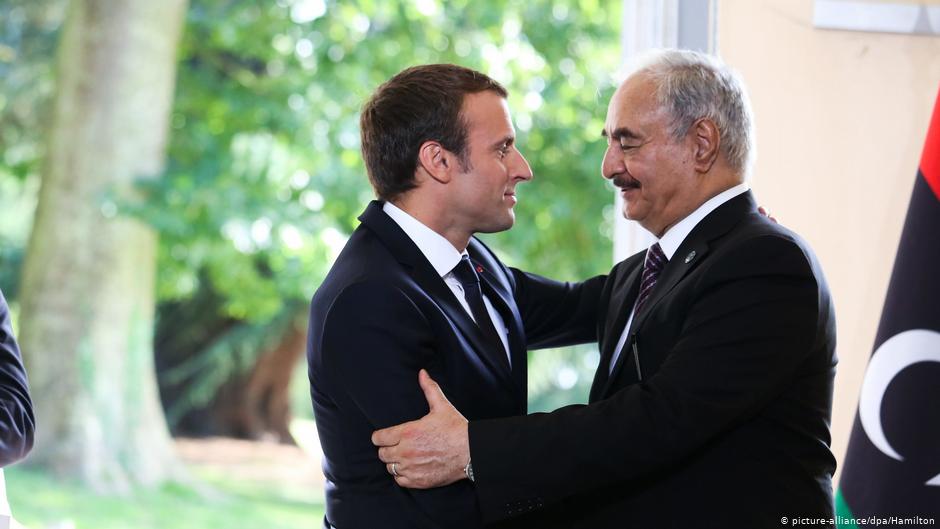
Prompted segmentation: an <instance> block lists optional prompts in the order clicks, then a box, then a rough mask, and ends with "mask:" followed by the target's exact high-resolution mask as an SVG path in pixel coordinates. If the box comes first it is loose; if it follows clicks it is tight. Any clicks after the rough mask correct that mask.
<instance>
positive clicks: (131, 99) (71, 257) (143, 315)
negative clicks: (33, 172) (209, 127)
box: [20, 0, 186, 490]
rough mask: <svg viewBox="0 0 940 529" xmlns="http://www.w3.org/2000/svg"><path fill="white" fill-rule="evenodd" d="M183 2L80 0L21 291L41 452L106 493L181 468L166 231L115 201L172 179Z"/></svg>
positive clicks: (65, 47)
mask: <svg viewBox="0 0 940 529" xmlns="http://www.w3.org/2000/svg"><path fill="white" fill-rule="evenodd" d="M185 9H186V1H185V0H161V1H159V2H151V1H147V0H132V1H125V2H108V1H105V0H75V1H73V2H72V3H71V5H70V6H69V9H68V13H67V15H66V21H65V25H64V28H63V30H62V34H61V36H60V42H59V46H58V57H57V75H58V78H57V85H56V95H55V102H54V108H53V111H52V117H51V123H50V128H49V133H48V144H47V149H46V159H45V162H44V167H43V170H42V186H41V189H40V194H39V201H38V206H37V210H36V215H35V220H34V225H33V229H32V232H31V235H30V238H29V242H28V246H27V251H26V258H25V263H24V266H23V272H22V282H21V283H22V284H21V289H22V290H21V294H20V303H21V315H20V340H21V343H22V349H23V351H24V354H25V355H26V363H27V369H28V371H29V374H30V381H31V386H32V393H33V397H34V400H35V404H36V412H37V417H38V431H37V437H36V445H35V448H34V451H33V454H32V457H31V461H32V462H33V463H37V464H41V465H43V466H45V467H48V468H50V469H53V470H55V471H56V472H58V473H60V474H64V475H70V476H76V477H79V478H81V479H82V480H84V481H85V482H86V483H88V484H90V485H92V486H93V487H95V488H97V489H103V490H107V489H121V488H125V487H127V486H128V485H130V484H134V483H142V484H154V483H158V482H160V481H162V480H164V479H166V478H167V477H168V476H170V475H172V473H173V472H174V471H175V469H176V468H177V465H176V464H175V456H174V455H173V452H172V448H171V445H170V443H169V435H168V433H167V428H166V424H165V422H164V417H163V411H162V409H161V407H160V403H159V400H158V396H157V386H156V382H155V377H154V369H153V355H152V351H153V348H152V332H153V319H154V306H155V289H154V280H155V264H156V254H157V236H156V233H155V232H154V230H153V229H152V228H150V227H149V226H146V225H145V224H143V223H142V222H140V221H139V220H137V219H134V218H129V217H127V216H125V215H121V214H119V213H120V212H119V210H118V207H117V204H119V203H122V202H126V201H133V200H135V194H136V193H137V191H136V190H135V186H134V182H135V181H136V180H138V179H150V180H155V179H158V178H160V176H161V175H162V173H163V170H164V156H165V145H166V141H167V130H168V118H169V113H170V112H169V111H170V107H171V100H172V95H173V86H174V80H175V67H176V50H177V43H178V40H179V36H180V31H181V27H182V21H183V15H184V12H185Z"/></svg>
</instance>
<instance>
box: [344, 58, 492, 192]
mask: <svg viewBox="0 0 940 529" xmlns="http://www.w3.org/2000/svg"><path fill="white" fill-rule="evenodd" d="M484 90H492V91H493V92H496V93H497V94H499V95H500V96H501V97H506V95H507V93H506V89H505V88H504V87H503V86H502V85H501V84H499V83H498V82H496V81H495V80H493V79H491V78H490V77H489V76H487V75H485V74H483V73H480V72H477V71H475V70H471V69H469V68H464V67H462V66H456V65H453V64H426V65H422V66H413V67H411V68H407V69H405V70H402V71H401V72H400V73H398V74H397V75H395V76H394V77H392V78H391V79H389V80H388V81H386V82H385V83H383V84H382V85H381V86H379V87H378V89H376V91H375V93H374V94H372V97H371V98H370V99H369V100H368V101H367V102H366V104H365V105H364V106H363V108H362V114H361V115H360V117H359V128H360V131H361V134H362V157H363V159H364V160H365V163H366V169H367V170H368V172H369V181H370V182H371V183H372V187H373V188H374V189H375V194H376V195H377V196H378V197H379V199H381V200H392V199H394V198H395V197H397V196H398V195H400V194H402V193H404V192H406V191H408V190H410V189H413V188H414V187H415V182H414V172H415V169H416V168H417V165H418V149H419V147H421V144H422V143H424V142H426V141H429V140H434V141H438V142H440V144H441V146H443V147H444V148H445V149H447V150H448V151H451V152H453V153H454V154H456V155H457V156H459V157H460V159H461V163H464V161H465V160H466V158H465V155H466V147H467V145H466V144H467V123H466V122H465V120H464V119H462V117H461V115H460V109H461V107H462V105H463V100H464V96H465V95H467V94H475V93H478V92H483V91H484Z"/></svg>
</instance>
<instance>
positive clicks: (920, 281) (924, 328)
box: [836, 94, 940, 528]
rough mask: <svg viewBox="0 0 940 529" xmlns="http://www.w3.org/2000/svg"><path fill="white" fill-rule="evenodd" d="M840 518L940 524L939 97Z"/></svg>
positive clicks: (849, 461) (866, 386) (852, 447)
mask: <svg viewBox="0 0 940 529" xmlns="http://www.w3.org/2000/svg"><path fill="white" fill-rule="evenodd" d="M890 182H891V180H890V179H885V181H884V183H885V185H891V184H890ZM836 514H837V518H836V522H837V525H838V527H840V528H842V527H845V528H854V527H858V526H868V525H875V524H877V525H888V526H890V525H915V526H927V527H933V526H936V527H940V94H938V99H937V103H936V104H935V105H934V111H933V116H932V118H931V121H930V126H929V129H928V131H927V141H926V143H925V145H924V152H923V155H922V156H921V160H920V170H919V171H918V173H917V180H916V182H915V183H914V192H913V194H912V195H911V202H910V205H909V207H908V211H907V219H906V220H905V221H904V230H903V231H902V233H901V242H900V244H899V246H898V252H897V257H896V258H895V261H894V270H893V271H892V273H891V281H890V283H889V285H888V294H887V296H886V298H885V304H884V308H883V309H882V313H881V322H880V323H879V325H878V333H877V335H876V336H875V345H874V352H873V353H872V356H871V359H870V360H869V361H868V368H867V369H866V371H865V379H864V382H863V383H862V391H861V395H860V397H859V405H858V413H857V415H856V416H855V424H854V425H853V427H852V436H851V437H850V439H849V448H848V450H847V452H846V456H845V462H844V464H843V468H842V478H841V479H840V481H839V490H838V491H837V493H836ZM892 517H893V518H892ZM859 519H864V521H862V520H859ZM874 519H879V520H880V522H877V521H874Z"/></svg>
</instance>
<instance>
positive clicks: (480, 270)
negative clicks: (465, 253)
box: [477, 265, 483, 274]
mask: <svg viewBox="0 0 940 529" xmlns="http://www.w3.org/2000/svg"><path fill="white" fill-rule="evenodd" d="M477 273H478V274H482V273H483V267H482V266H480V265H477Z"/></svg>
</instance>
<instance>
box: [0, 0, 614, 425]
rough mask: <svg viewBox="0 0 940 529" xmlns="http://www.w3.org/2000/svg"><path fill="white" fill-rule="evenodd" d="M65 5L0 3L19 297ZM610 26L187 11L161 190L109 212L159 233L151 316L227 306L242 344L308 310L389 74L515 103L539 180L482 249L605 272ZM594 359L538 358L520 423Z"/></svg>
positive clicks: (414, 11) (369, 6)
mask: <svg viewBox="0 0 940 529" xmlns="http://www.w3.org/2000/svg"><path fill="white" fill-rule="evenodd" d="M64 4H65V2H64V1H62V0H50V1H47V2H30V1H29V0H4V1H3V2H2V3H0V27H2V29H3V31H2V32H0V193H2V196H0V199H2V201H3V203H4V204H5V206H4V208H2V209H3V210H4V211H2V212H0V216H2V217H0V220H6V219H7V218H8V217H9V216H10V215H11V213H9V212H11V211H16V213H15V215H16V217H17V219H16V220H17V221H18V222H10V223H9V224H7V223H6V222H3V223H0V224H3V226H0V271H2V272H0V288H4V289H7V288H10V289H13V288H14V287H15V277H16V273H15V270H18V266H19V259H20V257H19V256H20V255H21V253H22V247H23V246H24V244H25V240H26V236H27V235H26V231H27V230H28V222H27V221H25V220H24V219H28V218H30V217H31V213H30V211H31V208H32V207H33V206H32V205H33V203H34V201H35V192H36V188H37V185H36V180H37V177H38V173H39V168H40V164H41V156H42V141H41V140H42V128H43V120H44V117H43V116H45V115H46V114H47V113H48V105H49V101H50V94H51V89H52V86H53V85H54V83H53V73H52V72H53V67H52V64H53V50H54V47H55V37H56V30H57V29H58V24H59V23H60V22H61V17H62V12H63V6H64ZM619 9H620V7H619V3H616V2H614V3H611V2H601V1H600V0H570V1H562V0H530V1H528V2H515V1H508V0H507V1H500V0H474V1H470V0H452V1H448V2H442V1H439V0H413V1H378V0H344V1H342V2H340V1H332V0H276V1H270V2H241V1H235V0H191V5H190V8H189V11H188V14H187V22H186V28H185V32H184V35H183V41H182V43H181V47H180V58H179V68H178V73H177V75H178V77H177V88H176V94H175V102H174V107H173V112H172V115H171V117H170V126H171V134H170V140H169V145H168V161H167V167H166V172H165V175H164V176H163V178H160V179H156V180H152V181H149V182H148V183H146V184H141V185H142V190H143V191H144V192H143V193H142V194H141V196H142V197H144V198H143V199H142V200H141V201H139V202H134V203H126V202H125V203H119V204H117V207H118V208H119V210H120V211H122V212H124V213H126V214H131V215H135V216H138V217H139V218H141V219H143V220H145V221H146V222H148V223H150V224H151V225H153V226H154V227H155V228H156V229H157V230H158V231H159V232H160V237H161V238H160V252H159V263H158V270H159V273H158V278H157V279H158V294H159V297H160V299H161V300H162V302H164V303H167V302H169V303H173V304H175V306H178V304H179V303H185V302H187V300H190V299H193V298H195V297H197V294H198V293H199V292H200V290H205V289H211V291H212V292H213V293H214V294H215V295H217V296H218V298H219V299H220V300H221V301H220V303H219V305H218V306H217V307H215V308H213V309H212V310H215V311H218V313H219V314H218V316H219V317H224V318H229V319H233V320H237V321H241V322H244V325H245V326H246V329H248V330H246V331H245V333H249V331H251V330H252V329H253V330H256V331H257V332H258V333H263V332H264V327H265V326H266V325H267V324H269V323H270V324H272V325H273V324H276V322H278V321H280V320H279V319H280V318H283V311H284V309H285V307H287V308H290V307H296V306H303V304H304V303H306V301H308V300H309V298H310V296H311V295H312V294H313V292H314V291H315V290H316V288H317V286H318V285H319V283H320V281H321V280H322V278H323V277H324V275H325V273H326V271H327V270H328V269H329V266H330V264H331V262H332V260H333V258H334V257H335V255H336V254H337V252H338V251H339V249H340V248H341V247H342V244H343V243H344V241H345V238H346V236H347V235H348V234H349V233H350V232H351V230H352V229H353V228H354V227H355V226H356V224H357V220H356V217H357V216H358V214H359V213H360V212H361V211H362V209H363V208H364V206H365V204H366V202H367V201H368V200H370V199H371V197H372V193H371V189H370V188H369V186H368V182H367V179H366V177H365V171H364V168H363V165H362V163H361V161H360V157H359V135H358V109H359V107H360V105H361V104H362V103H363V101H364V100H365V99H366V98H367V97H368V95H369V94H370V93H371V92H372V90H374V89H375V88H376V87H377V86H378V85H379V84H380V83H381V82H383V81H385V80H386V79H388V78H389V77H390V76H392V75H394V74H395V73H397V72H398V71H400V70H401V69H402V68H404V67H406V66H409V65H413V64H418V63H430V62H453V63H459V64H462V65H465V66H468V67H472V68H476V69H479V70H482V71H484V72H487V73H489V74H490V75H492V76H493V77H494V78H496V79H497V80H499V81H501V82H502V83H504V84H505V85H506V86H507V87H508V88H509V90H510V98H509V102H510V107H511V109H512V112H513V118H514V120H515V122H516V126H517V132H518V136H519V144H520V146H521V149H522V151H523V153H524V154H525V155H526V157H527V158H528V160H529V162H530V164H531V165H532V168H533V171H534V173H535V180H534V181H533V182H532V183H529V184H527V185H525V186H523V187H521V188H520V189H519V190H518V193H519V198H520V202H519V204H518V206H517V208H516V212H517V222H516V226H515V227H514V228H513V229H512V230H510V231H509V232H506V233H501V234H496V235H489V236H486V237H485V238H486V240H487V242H488V243H489V244H491V245H492V246H493V247H494V248H495V249H496V250H497V251H498V252H499V253H500V255H501V256H502V257H503V258H504V260H505V261H506V262H507V263H509V264H512V265H515V266H519V267H523V268H526V269H528V270H531V271H534V272H537V273H542V274H545V275H549V276H551V277H555V278H559V279H566V280H574V279H578V278H583V277H587V276H589V275H593V274H597V273H602V272H605V271H606V270H607V269H608V267H609V265H610V262H611V241H610V232H609V227H608V226H607V225H606V224H605V223H604V220H603V219H604V218H605V217H604V212H605V210H607V215H608V216H609V215H610V211H609V210H610V208H611V202H612V197H611V193H610V192H609V190H608V189H607V188H606V187H605V185H604V184H603V182H602V180H601V178H599V176H598V174H599V165H600V160H601V157H602V153H603V149H604V143H603V141H602V140H601V138H600V134H599V133H600V130H601V129H602V126H603V119H604V115H605V112H606V104H607V100H608V97H609V95H610V93H611V92H612V91H613V81H614V79H613V74H614V72H615V71H616V69H617V66H618V63H619V49H620V47H619V34H620V28H619V20H620V12H619ZM7 204H9V206H8V205H7ZM10 208H14V209H10ZM15 208H20V209H18V210H17V209H15ZM193 324H194V325H200V324H201V323H200V321H199V320H198V319H194V320H193ZM178 331H179V332H181V333H184V332H186V330H185V329H178ZM230 336H231V335H229V337H230ZM220 339H221V338H220ZM235 349H236V348H232V347H221V346H219V345H217V344H213V343H209V344H208V345H206V346H205V348H204V350H203V353H204V354H205V355H207V356H206V359H207V360H206V362H209V363H211V362H212V359H213V358H215V359H217V360H218V361H219V362H222V361H223V360H224V359H223V358H220V357H219V355H225V354H231V351H233V350H235ZM220 351H221V353H220ZM225 351H228V353H226V352H225ZM592 356H593V357H594V358H595V361H596V348H586V349H585V348H582V349H578V350H574V349H571V350H565V351H561V352H557V351H556V352H550V353H536V354H534V355H532V361H531V367H530V376H531V377H532V391H531V396H532V407H533V408H535V409H545V408H546V407H548V406H551V405H552V404H554V403H555V402H556V400H557V399H558V397H557V394H555V395H556V396H555V397H554V398H549V397H548V395H550V394H551V392H552V391H555V390H557V389H559V388H562V389H567V390H568V393H566V394H564V395H563V398H565V399H567V398H572V399H577V400H583V399H584V398H585V396H586V389H587V387H588V386H589V385H590V381H591V375H592V372H593V366H592V365H591V360H590V358H591V357H592ZM200 361H201V360H200ZM197 364H198V362H197ZM230 364H232V362H229V363H228V364H225V365H230ZM238 364H239V365H242V364H244V362H239V363H238ZM216 373H218V371H217V370H216ZM572 373H573V375H572ZM204 378H205V379H207V380H208V379H210V377H204ZM215 378H220V377H219V376H216V377H215ZM196 393H199V392H196ZM202 393H203V394H204V393H205V391H203V392H202ZM540 399H543V400H540ZM546 399H547V400H546Z"/></svg>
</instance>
